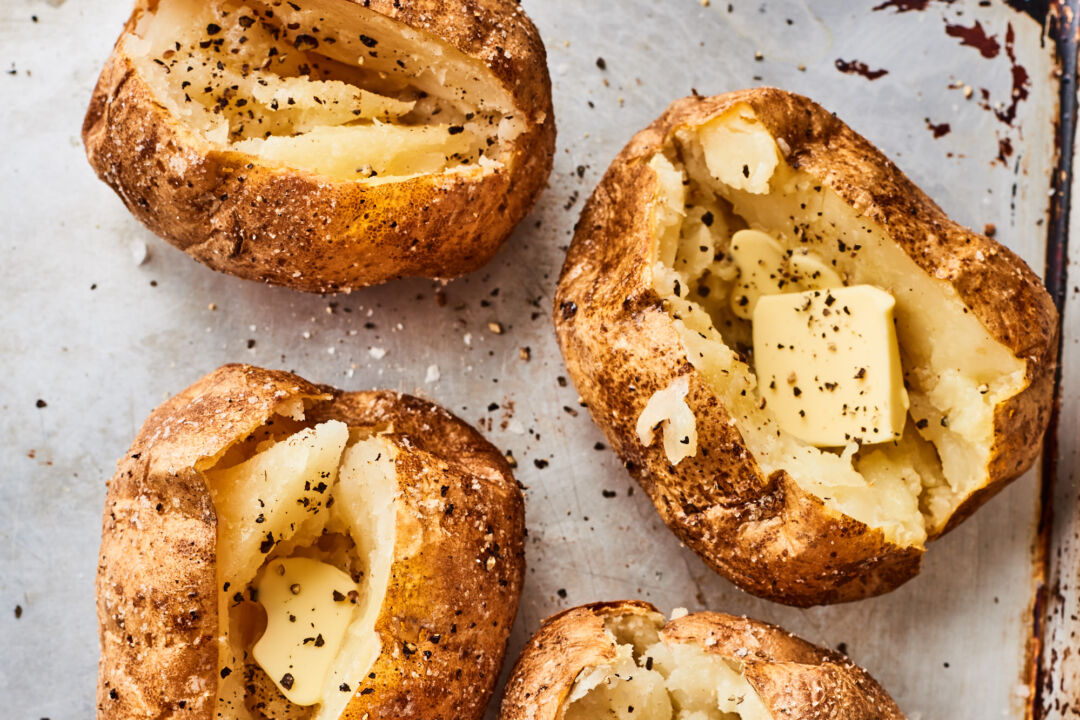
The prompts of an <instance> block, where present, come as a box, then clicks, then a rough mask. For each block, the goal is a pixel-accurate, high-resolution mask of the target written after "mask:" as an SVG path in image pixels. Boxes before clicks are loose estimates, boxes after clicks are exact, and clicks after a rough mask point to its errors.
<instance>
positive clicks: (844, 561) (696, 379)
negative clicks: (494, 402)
mask: <svg viewBox="0 0 1080 720" xmlns="http://www.w3.org/2000/svg"><path fill="white" fill-rule="evenodd" d="M737 103H746V104H748V105H749V106H750V107H752V108H753V110H754V112H755V113H756V114H757V116H758V118H759V119H760V120H761V122H762V123H764V125H765V126H766V127H767V128H768V129H769V131H770V132H771V133H772V134H773V135H774V137H777V138H782V139H783V140H784V141H786V143H787V144H788V146H789V147H790V148H791V153H790V154H789V155H788V157H787V161H788V162H789V163H790V164H792V165H793V166H794V167H796V168H800V169H802V170H805V171H807V172H808V173H810V174H812V175H814V176H816V177H817V178H818V179H820V180H821V181H822V182H823V183H824V184H825V185H827V186H829V187H831V188H832V189H833V190H834V191H836V192H837V193H838V194H839V196H840V197H841V198H843V199H844V200H845V201H846V202H848V203H849V204H850V205H852V206H853V207H854V208H856V209H857V210H858V211H859V212H860V213H861V214H862V215H864V216H866V217H868V218H870V219H871V220H873V221H874V222H876V223H878V224H879V225H880V226H881V227H882V228H883V229H884V231H885V232H886V233H888V234H889V235H890V236H891V237H892V238H893V239H894V240H895V241H896V242H897V243H898V244H899V245H900V246H901V247H902V248H903V249H904V250H905V251H906V252H907V253H908V254H909V255H910V256H911V257H912V259H913V260H914V261H915V262H916V264H917V265H918V266H919V267H920V268H922V269H923V270H925V271H926V272H927V273H929V274H931V275H933V276H934V277H937V278H940V279H942V280H945V281H947V282H949V283H950V284H951V285H952V286H953V287H954V288H955V289H956V291H957V293H958V294H959V296H960V298H961V299H962V300H963V301H964V303H965V304H966V305H967V306H968V308H969V309H970V310H971V312H972V313H974V314H975V316H976V317H978V318H979V320H980V321H981V322H982V324H983V325H984V326H985V327H986V329H987V330H988V331H989V332H990V334H991V335H992V336H993V337H995V338H996V339H997V340H999V341H1000V342H1001V343H1003V344H1004V345H1005V346H1006V347H1008V348H1010V349H1011V350H1012V351H1013V352H1014V353H1015V354H1016V355H1017V357H1020V358H1024V359H1025V360H1027V368H1028V378H1027V379H1028V386H1027V388H1026V389H1025V390H1024V391H1022V392H1021V393H1019V394H1018V395H1016V396H1015V397H1013V398H1012V399H1011V400H1009V401H1008V402H1006V403H1002V404H1000V405H999V406H998V407H997V408H996V409H995V415H994V424H995V433H996V438H995V444H994V448H993V456H992V458H993V459H992V461H991V463H990V476H989V478H988V480H987V482H986V484H985V485H984V486H983V487H982V488H980V489H978V490H977V491H975V492H974V493H972V494H971V495H970V496H969V497H968V498H967V499H966V500H964V502H963V503H962V504H961V505H960V507H959V508H958V510H957V511H956V513H955V514H954V515H953V516H952V518H951V519H950V521H949V522H948V523H947V525H946V526H945V527H944V528H943V529H942V530H941V532H947V531H948V530H949V529H951V528H953V527H955V525H956V524H958V523H959V522H960V521H962V520H963V519H964V518H965V517H967V516H968V515H970V514H971V513H972V512H974V510H975V509H976V508H977V507H978V506H979V505H981V504H982V503H983V502H985V501H986V500H987V499H988V498H989V497H991V496H992V495H993V494H994V493H996V492H998V491H999V490H1001V488H1002V487H1004V486H1005V485H1006V484H1008V482H1009V481H1011V480H1012V479H1014V478H1016V477H1017V476H1019V475H1020V474H1022V473H1023V472H1024V471H1025V470H1027V469H1028V468H1029V467H1030V466H1031V464H1032V463H1033V462H1034V460H1035V458H1036V457H1037V456H1038V454H1039V448H1040V443H1041V439H1042V436H1043V433H1044V432H1045V430H1046V425H1047V422H1048V419H1049V413H1050V407H1051V403H1052V388H1053V377H1054V370H1055V364H1056V358H1057V345H1058V317H1057V311H1056V309H1055V308H1054V305H1053V303H1052V301H1051V299H1050V297H1049V295H1048V294H1047V292H1046V290H1045V289H1044V288H1043V286H1042V283H1041V282H1040V281H1039V278H1038V277H1037V276H1036V275H1035V274H1034V273H1033V272H1032V271H1031V270H1030V269H1029V268H1028V267H1027V266H1026V265H1025V264H1024V263H1023V261H1022V260H1020V259H1019V258H1018V257H1017V256H1016V255H1015V254H1013V253H1012V252H1011V251H1009V250H1008V249H1007V248H1005V247H1003V246H1002V245H1000V244H999V243H997V242H995V241H994V240H991V239H989V238H987V237H984V236H982V235H978V234H976V233H974V232H972V231H971V230H968V229H966V228H963V227H961V226H959V225H957V224H956V223H954V222H952V221H951V220H949V218H948V217H946V215H945V214H944V213H943V212H942V210H941V209H940V208H939V207H938V206H937V205H935V204H934V202H933V201H932V200H931V199H930V198H929V197H927V196H926V194H925V193H923V192H922V191H921V190H919V189H918V188H917V187H915V185H914V184H912V183H911V181H910V180H908V179H907V177H906V176H905V175H904V174H903V173H902V172H901V171H900V170H899V168H897V167H896V165H895V164H893V163H892V162H891V161H890V160H888V158H886V157H885V156H884V155H882V154H881V152H880V151H879V150H877V149H876V148H875V147H874V146H873V145H872V144H870V142H868V141H867V140H865V139H864V138H862V137H860V136H859V135H857V134H856V133H855V132H854V131H853V130H851V129H850V128H849V127H847V126H846V125H844V124H843V123H842V122H841V121H840V120H838V119H837V118H835V117H834V116H832V115H831V114H830V113H828V112H827V111H826V110H824V109H823V108H821V107H820V106H819V105H817V104H815V103H814V102H812V101H810V100H809V99H807V98H804V97H801V96H799V95H794V94H791V93H787V92H784V91H782V90H777V89H774V88H758V89H754V90H745V91H740V92H733V93H728V94H725V95H718V96H715V97H711V98H704V97H700V98H686V99H683V100H679V101H677V102H675V103H673V104H672V105H671V107H669V108H668V110H667V111H666V112H665V113H664V114H663V115H662V116H661V117H660V118H659V119H658V120H657V121H656V122H654V123H653V124H652V125H651V126H649V127H648V128H646V129H645V130H642V131H641V132H640V133H638V134H637V135H636V136H635V137H634V138H633V139H632V140H631V141H630V143H629V144H628V145H627V146H626V148H624V149H623V151H622V152H621V153H620V154H619V155H618V157H616V159H615V160H614V162H613V163H612V165H611V167H610V168H609V169H608V171H607V173H606V174H605V176H604V178H603V180H602V181H601V183H600V185H599V187H598V188H597V189H596V191H595V192H594V193H593V195H592V197H591V198H590V199H589V201H588V203H587V204H586V206H585V209H584V211H583V213H582V217H581V220H580V222H579V224H578V229H577V232H576V234H575V236H574V240H573V243H572V244H571V246H570V250H569V252H568V253H567V257H566V263H565V264H564V266H563V270H562V275H561V277H560V280H559V287H558V291H557V293H556V297H555V309H554V318H555V327H556V331H557V334H558V339H559V345H560V348H561V349H562V353H563V357H564V359H565V361H566V366H567V369H568V370H569V372H570V375H571V377H572V378H573V380H574V383H575V385H576V386H577V389H578V392H580V393H581V396H582V398H583V399H584V400H585V402H586V403H587V404H588V407H589V410H590V412H591V413H592V416H593V419H594V420H595V421H596V423H597V424H598V425H599V426H600V428H601V429H602V430H603V431H604V434H605V435H606V436H607V438H608V440H609V441H610V443H611V446H612V448H613V449H614V450H615V452H616V453H617V454H618V455H619V457H620V458H621V459H622V460H623V462H624V463H625V464H626V467H627V469H628V470H629V471H630V472H631V474H633V475H634V477H635V478H636V479H637V480H638V482H639V483H640V484H641V486H642V487H643V488H644V489H645V491H646V492H647V493H648V494H649V497H650V498H651V499H652V501H653V503H654V504H655V505H656V508H657V510H658V511H659V512H660V515H661V516H662V517H663V519H664V521H665V522H666V523H667V525H668V527H670V528H671V529H672V530H673V531H674V532H675V533H676V534H677V535H678V536H679V537H680V538H681V539H682V540H683V541H684V542H685V543H686V544H687V545H688V546H690V548H691V549H693V550H694V551H695V552H696V553H698V554H699V555H700V556H702V558H704V559H705V561H706V562H708V563H709V564H710V565H711V566H712V567H713V568H714V569H715V570H717V571H718V572H720V573H721V574H723V575H725V576H726V577H728V578H729V579H731V581H732V582H734V583H735V584H737V585H738V586H740V587H741V588H743V589H744V590H746V591H748V592H751V593H753V594H755V595H759V596H762V597H766V598H769V599H772V600H776V601H778V602H783V603H787V604H790V605H798V606H809V605H815V604H823V603H835V602H845V601H850V600H857V599H860V598H864V597H869V596H872V595H877V594H881V593H884V592H888V591H889V590H892V589H894V588H896V587H897V586H899V585H900V584H902V583H903V582H905V581H907V580H909V579H910V578H912V577H913V576H915V575H916V574H917V573H918V570H919V563H920V560H921V556H922V553H923V552H924V551H923V549H922V548H918V547H900V546H897V545H895V544H892V543H890V542H888V541H886V540H885V537H884V534H883V533H882V532H881V531H880V530H877V529H873V528H869V527H867V526H866V525H865V524H863V523H861V522H859V521H857V520H854V519H852V518H849V517H846V516H843V515H840V514H839V513H837V512H834V511H832V510H831V509H829V508H827V507H826V506H825V505H824V504H823V503H822V502H821V500H819V499H818V498H816V497H814V496H812V495H810V494H808V493H806V492H804V491H802V490H801V489H800V488H799V487H798V486H797V485H796V483H795V482H794V481H793V480H792V479H791V477H790V476H789V475H788V474H787V473H785V472H783V471H778V472H776V473H773V475H772V476H770V477H765V476H764V475H763V474H762V472H761V470H760V468H759V467H758V465H757V463H756V461H755V459H754V457H753V456H752V455H751V453H750V451H749V450H748V449H747V448H746V446H745V444H744V442H743V439H742V437H741V435H740V433H739V432H738V430H737V429H736V428H735V427H734V424H733V421H732V418H731V416H730V415H729V414H728V412H727V410H726V409H725V408H724V407H723V406H722V405H721V404H720V403H719V402H718V400H717V399H716V397H715V395H714V394H713V392H712V391H711V389H710V388H709V386H708V384H707V381H706V380H705V379H704V378H703V377H702V376H701V375H700V374H699V373H698V371H697V370H696V369H695V368H694V367H693V366H692V365H691V364H690V362H689V361H688V360H687V357H686V353H685V351H684V349H683V345H682V342H681V340H680V338H679V336H678V334H677V332H676V331H675V329H674V327H673V324H672V322H671V320H670V318H669V316H668V314H667V312H666V311H665V309H664V307H663V305H662V302H661V299H660V298H659V297H658V296H657V294H656V293H655V292H654V291H653V290H652V288H651V286H650V284H649V278H650V274H649V272H648V265H649V263H650V255H651V248H652V243H653V237H652V226H651V217H650V212H651V203H650V202H649V201H648V198H652V197H653V196H654V195H655V193H656V190H657V178H656V176H655V174H654V172H653V171H652V170H651V169H650V168H649V167H648V165H647V163H648V160H649V159H650V158H651V157H652V156H653V155H654V154H655V153H656V152H657V151H659V150H660V149H661V148H662V147H664V146H665V144H666V143H668V142H670V141H671V138H672V137H673V135H674V133H675V132H676V131H677V130H678V129H679V128H681V127H686V126H696V125H699V124H702V123H704V122H706V121H707V120H709V119H710V118H712V117H715V116H716V115H719V114H721V113H723V112H725V111H726V110H728V109H729V108H731V107H732V106H734V105H735V104H737ZM977 258H979V259H977ZM684 374H686V375H689V377H690V394H689V395H688V396H687V403H688V404H689V405H690V407H691V408H692V409H693V411H694V414H695V416H696V418H697V431H698V445H699V447H700V448H702V450H701V451H699V452H698V454H697V455H695V456H694V457H692V458H687V459H686V460H683V461H682V463H680V464H679V466H678V467H674V466H672V465H671V463H670V462H669V461H668V459H667V457H666V455H665V454H664V450H663V448H662V445H661V444H660V443H654V444H653V445H652V446H651V447H643V446H642V445H641V443H640V442H639V441H638V439H637V436H636V432H635V424H636V421H637V418H638V416H639V415H640V413H641V411H642V409H643V408H644V406H645V404H646V402H648V400H649V398H650V397H651V396H652V395H653V393H655V392H657V391H658V390H661V389H663V388H665V387H667V386H668V385H669V384H670V383H671V381H672V380H673V379H675V378H676V377H678V376H680V375H684ZM937 534H940V533H937Z"/></svg>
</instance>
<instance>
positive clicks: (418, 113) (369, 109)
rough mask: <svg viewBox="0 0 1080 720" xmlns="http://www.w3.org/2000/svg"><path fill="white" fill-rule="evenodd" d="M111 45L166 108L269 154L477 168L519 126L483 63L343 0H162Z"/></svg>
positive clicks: (231, 145) (317, 162) (309, 162)
mask: <svg viewBox="0 0 1080 720" xmlns="http://www.w3.org/2000/svg"><path fill="white" fill-rule="evenodd" d="M124 43H125V47H126V50H127V52H128V55H129V56H130V57H131V58H132V60H133V61H134V62H135V64H136V67H137V68H138V70H139V73H140V75H141V76H142V77H143V78H144V79H145V80H146V81H147V83H148V84H149V86H150V87H151V88H152V90H153V91H154V93H155V98H156V99H157V100H159V101H160V102H161V103H162V104H163V105H164V106H165V107H166V108H167V109H168V110H169V112H170V113H171V114H172V115H173V116H174V117H176V118H178V119H179V120H180V121H181V122H182V123H183V124H185V125H186V126H187V127H188V128H190V129H191V130H192V131H193V132H195V133H196V134H198V135H200V136H202V138H203V139H204V140H206V141H207V142H209V143H211V144H212V145H216V146H219V147H222V148H224V149H230V150H235V151H238V152H244V153H247V154H250V155H252V156H254V157H257V158H259V160H260V162H262V163H264V164H268V165H271V166H282V167H290V168H294V169H300V170H307V171H310V172H315V173H319V174H320V175H323V176H327V177H332V178H337V179H346V180H358V181H362V182H366V183H381V182H386V181H387V180H388V179H389V178H399V179H400V178H405V177H410V176H413V175H416V174H422V173H444V172H461V169H462V167H463V166H464V167H469V168H471V169H473V170H475V171H477V172H486V171H488V170H490V169H491V168H494V167H499V166H501V164H502V162H503V161H504V160H505V159H506V157H507V156H506V153H507V151H508V148H509V146H510V143H511V142H512V141H513V140H514V138H516V137H517V135H519V134H520V133H521V132H522V131H523V130H524V127H525V125H524V123H525V121H526V119H525V118H523V117H519V113H515V112H514V111H513V107H514V106H513V102H512V100H511V98H510V96H509V94H508V93H507V91H506V90H505V89H504V88H503V87H502V86H501V85H500V84H499V82H498V81H497V80H496V79H495V77H494V75H493V74H492V72H491V71H490V70H489V69H488V68H486V67H485V66H484V65H483V64H482V63H480V62H478V61H476V60H473V59H472V58H469V57H468V56H466V55H464V54H462V53H461V52H459V51H457V50H456V49H455V48H453V47H451V46H450V45H448V44H446V43H444V42H442V41H439V40H437V39H435V38H433V37H431V36H429V35H427V34H423V33H419V32H416V31H414V30H412V29H410V28H408V27H407V26H405V25H402V24H401V23H397V22H394V21H392V20H390V19H388V18H386V17H385V16H382V15H379V14H378V13H375V12H374V11H371V10H368V9H366V8H363V7H362V6H360V5H357V4H354V3H345V2H340V1H339V0H305V2H304V3H290V4H286V3H281V4H278V3H274V4H272V5H271V4H265V3H261V2H258V1H257V0H211V1H210V2H202V1H201V0H162V1H161V2H160V3H157V4H156V7H155V8H154V9H153V11H152V12H151V11H148V12H146V13H145V14H144V15H143V16H142V18H141V19H140V21H139V23H138V24H137V26H136V27H135V29H134V32H133V33H132V34H131V35H129V36H128V37H126V38H125V39H124Z"/></svg>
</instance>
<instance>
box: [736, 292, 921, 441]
mask: <svg viewBox="0 0 1080 720" xmlns="http://www.w3.org/2000/svg"><path fill="white" fill-rule="evenodd" d="M895 305H896V301H895V300H894V298H893V297H892V296H891V295H890V294H889V293H887V292H885V291H884V290H881V289H879V288H876V287H873V286H870V285H854V286H851V287H838V288H831V289H822V290H810V291H806V292H801V293H787V294H782V295H766V296H762V297H761V298H759V299H758V301H757V305H756V307H755V309H754V316H753V322H754V325H753V335H754V363H755V366H756V375H757V380H758V391H759V393H760V394H761V397H762V398H763V399H764V400H765V402H766V407H767V408H768V409H769V410H770V411H771V413H772V415H773V417H774V418H776V421H777V422H778V423H779V424H780V427H781V428H783V429H784V430H786V431H787V432H789V433H791V434H792V435H794V436H796V437H798V438H799V439H801V440H803V441H805V442H808V443H810V444H811V445H815V446H818V447H840V446H845V445H849V444H851V443H861V444H871V443H882V442H887V441H891V440H895V439H897V438H899V437H900V436H901V435H902V434H903V431H904V423H905V421H906V419H907V408H908V396H907V391H906V390H905V389H904V378H903V372H902V369H901V366H900V351H899V346H898V344H897V341H896V328H895V325H894V324H893V308H894V307H895Z"/></svg>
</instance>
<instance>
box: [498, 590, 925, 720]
mask: <svg viewBox="0 0 1080 720" xmlns="http://www.w3.org/2000/svg"><path fill="white" fill-rule="evenodd" d="M625 615H646V616H647V615H651V616H653V617H655V618H656V620H657V621H658V623H660V624H662V623H663V616H662V615H660V614H659V612H657V610H656V608H654V607H653V606H652V605H649V604H648V603H643V602H639V601H634V600H626V601H622V602H613V603H595V604H592V605H583V606H581V607H577V608H574V609H572V610H566V611H564V612H562V613H559V614H558V615H555V616H553V617H551V618H548V619H547V620H546V621H545V622H544V624H543V625H542V626H541V627H540V629H539V630H538V631H537V632H536V634H535V635H533V637H532V639H531V640H530V641H529V643H528V644H527V645H526V646H525V649H524V650H522V653H521V657H519V658H518V661H517V664H516V665H515V667H514V671H513V673H512V674H511V676H510V681H509V683H508V684H507V689H506V695H505V696H504V698H503V703H502V708H501V712H500V715H499V718H500V720H558V718H560V717H562V715H561V713H562V711H563V707H562V706H563V703H564V702H565V701H566V698H567V696H568V695H569V694H570V691H571V690H572V688H573V686H574V682H575V680H577V676H578V674H579V673H580V672H581V671H582V670H584V669H586V668H589V667H593V666H595V665H598V664H601V663H605V662H609V661H611V660H612V659H614V658H615V655H616V647H615V644H614V643H613V642H612V641H611V639H610V637H609V636H608V635H607V634H606V633H605V631H604V620H605V619H606V618H608V617H612V616H625ZM660 636H661V639H662V640H664V641H665V642H668V643H696V644H698V645H700V646H701V648H702V649H703V650H705V652H707V653H715V654H717V655H722V656H724V657H728V658H735V659H738V660H739V661H740V662H741V663H743V667H744V674H745V676H746V679H747V680H748V681H749V683H750V685H751V687H753V688H754V691H755V692H756V693H757V694H758V695H759V696H760V697H761V699H762V701H763V702H764V704H765V707H766V709H767V710H768V711H769V712H770V713H771V714H772V716H773V717H775V718H778V719H779V718H800V719H801V720H844V719H846V718H850V719H851V720H904V715H903V713H901V712H900V709H899V708H898V707H897V706H896V703H894V702H893V700H892V698H890V697H889V695H888V693H886V692H885V690H884V689H882V687H881V686H880V685H878V684H877V682H876V681H875V680H874V679H873V678H872V677H870V675H869V674H868V673H867V672H866V671H865V670H863V669H862V668H860V667H858V666H857V665H855V664H853V663H852V662H851V661H850V660H848V659H847V658H846V657H845V656H843V655H841V654H840V653H837V652H833V651H831V650H825V649H823V648H819V647H817V646H815V645H811V644H810V643H808V642H806V641H805V640H801V639H799V638H797V637H795V636H794V635H791V634H790V633H788V632H787V631H786V630H784V629H782V628H779V627H776V626H775V625H769V624H767V623H763V622H758V621H757V620H751V619H750V618H745V617H736V616H734V615H726V614H724V613H714V612H701V613H695V614H693V615H686V616H684V617H682V618H679V619H678V620H672V621H671V622H669V623H667V624H666V625H664V627H663V629H662V630H661V631H660Z"/></svg>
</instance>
